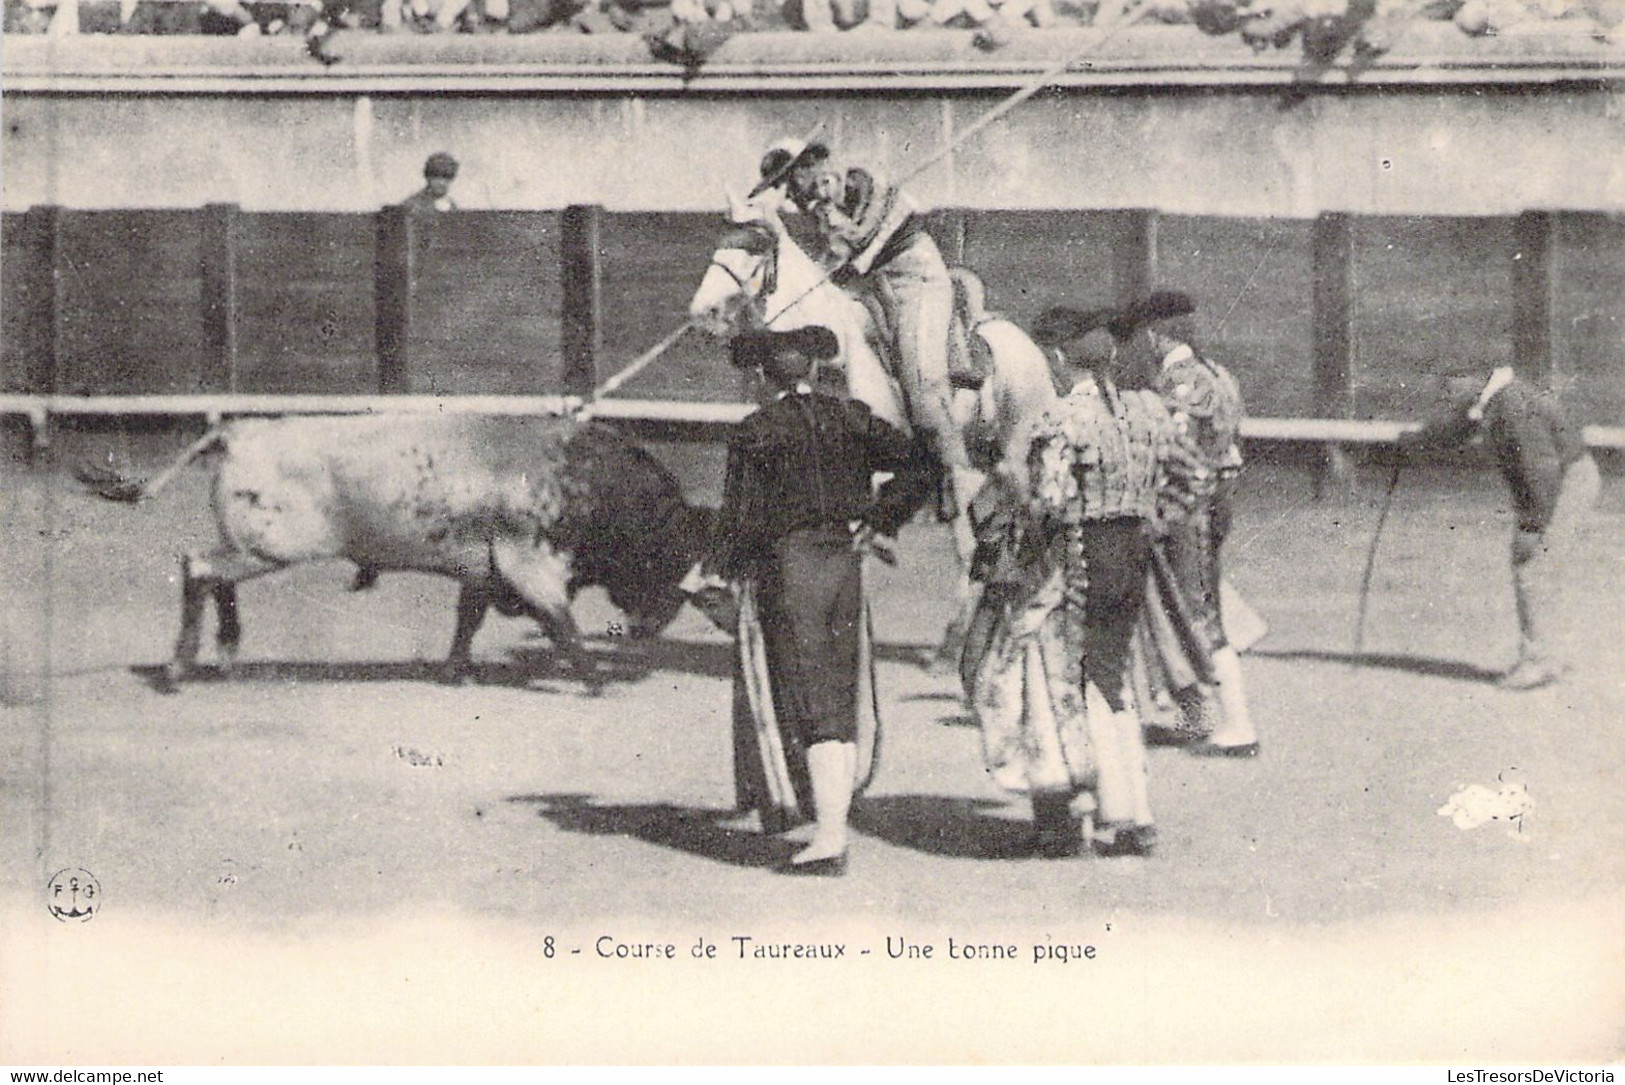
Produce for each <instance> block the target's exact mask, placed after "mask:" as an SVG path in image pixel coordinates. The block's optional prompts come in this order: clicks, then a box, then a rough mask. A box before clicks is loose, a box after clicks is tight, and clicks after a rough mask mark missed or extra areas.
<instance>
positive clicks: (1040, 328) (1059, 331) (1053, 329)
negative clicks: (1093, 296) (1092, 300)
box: [1033, 305, 1123, 347]
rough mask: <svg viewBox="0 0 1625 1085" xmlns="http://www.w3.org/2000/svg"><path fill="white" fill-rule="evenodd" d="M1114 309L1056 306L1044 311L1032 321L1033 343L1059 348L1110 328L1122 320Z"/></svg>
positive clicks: (1120, 315)
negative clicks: (1093, 332)
mask: <svg viewBox="0 0 1625 1085" xmlns="http://www.w3.org/2000/svg"><path fill="white" fill-rule="evenodd" d="M1122 315H1123V314H1121V313H1119V312H1118V311H1117V310H1116V309H1074V308H1072V307H1071V306H1067V305H1057V306H1055V307H1053V308H1050V309H1046V310H1044V312H1043V313H1041V314H1040V315H1039V317H1038V319H1037V320H1035V321H1033V342H1035V343H1037V344H1038V345H1039V346H1041V347H1060V346H1065V345H1066V344H1067V343H1070V342H1072V341H1073V340H1075V339H1080V338H1082V337H1083V336H1085V335H1088V334H1089V333H1090V332H1092V331H1099V330H1100V329H1101V328H1106V327H1110V326H1112V325H1113V324H1114V323H1115V322H1116V321H1118V320H1120V319H1122Z"/></svg>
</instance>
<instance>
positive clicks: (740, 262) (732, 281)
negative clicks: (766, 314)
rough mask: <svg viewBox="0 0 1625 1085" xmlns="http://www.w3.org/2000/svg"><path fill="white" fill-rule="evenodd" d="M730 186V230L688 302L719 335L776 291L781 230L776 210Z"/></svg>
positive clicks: (699, 322)
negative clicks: (743, 196) (747, 199)
mask: <svg viewBox="0 0 1625 1085" xmlns="http://www.w3.org/2000/svg"><path fill="white" fill-rule="evenodd" d="M727 191H728V206H729V212H728V221H729V224H730V225H729V229H728V231H727V232H726V233H724V234H723V235H722V239H721V240H720V241H718V242H717V248H716V251H715V252H714V253H712V254H711V266H710V267H708V268H707V269H706V271H705V278H703V279H701V280H700V286H699V289H698V290H696V291H695V292H694V297H693V299H692V300H690V301H689V303H688V315H689V316H690V317H691V318H693V319H694V321H695V322H696V323H697V325H698V326H699V327H700V328H702V329H703V330H705V331H707V332H709V333H711V334H713V335H725V334H728V333H729V332H731V331H733V330H735V329H736V328H737V327H739V325H740V324H741V322H742V321H743V322H745V323H759V322H760V318H759V315H756V319H755V320H752V319H751V317H752V316H753V315H755V314H754V309H753V305H754V303H756V302H757V301H759V300H762V299H765V298H768V297H770V296H771V295H772V293H773V291H774V288H775V286H776V283H775V279H776V278H777V269H778V253H779V234H780V231H781V230H782V229H783V226H782V225H781V224H780V223H779V221H778V218H777V215H776V213H775V212H774V211H773V210H772V209H771V208H769V207H767V206H765V205H763V204H760V203H746V202H745V201H743V200H741V199H740V198H739V197H738V195H737V194H736V193H734V192H733V190H732V189H729V190H727Z"/></svg>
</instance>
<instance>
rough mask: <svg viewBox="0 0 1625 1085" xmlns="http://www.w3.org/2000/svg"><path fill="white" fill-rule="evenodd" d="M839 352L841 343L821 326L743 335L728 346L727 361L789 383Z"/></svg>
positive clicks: (735, 337) (745, 333) (832, 333)
mask: <svg viewBox="0 0 1625 1085" xmlns="http://www.w3.org/2000/svg"><path fill="white" fill-rule="evenodd" d="M840 352H841V342H840V340H839V339H837V338H835V333H834V332H832V331H830V330H829V329H828V328H826V327H824V326H823V325H821V324H811V325H808V326H807V327H805V328H796V329H795V330H794V331H787V332H770V331H760V332H744V333H743V334H740V335H736V336H734V338H733V342H731V343H729V344H728V355H729V360H731V361H732V362H733V364H734V365H736V366H738V367H739V368H741V369H755V368H761V369H764V370H767V371H768V372H769V374H770V375H777V376H785V377H790V378H792V379H796V378H799V377H802V376H805V375H806V373H807V371H808V370H809V369H810V368H811V365H812V363H813V362H827V361H829V360H830V359H831V358H833V357H835V356H836V355H837V354H839V353H840ZM797 369H799V370H800V372H795V370H797Z"/></svg>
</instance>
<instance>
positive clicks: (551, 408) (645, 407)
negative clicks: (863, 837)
mask: <svg viewBox="0 0 1625 1085" xmlns="http://www.w3.org/2000/svg"><path fill="white" fill-rule="evenodd" d="M581 404H582V400H581V399H579V398H578V397H573V396H428V395H398V396H380V395H331V396H329V395H129V396H42V395H0V414H9V415H25V416H27V418H28V419H29V423H30V425H31V426H32V429H33V435H34V445H35V447H36V448H44V447H46V446H47V445H48V444H49V443H50V418H51V416H52V415H75V416H90V417H93V416H103V417H116V416H120V415H142V416H148V417H163V416H166V415H167V416H184V415H200V416H202V417H203V418H204V419H205V421H206V422H207V423H208V424H210V425H214V424H215V423H217V422H219V421H220V420H221V419H223V418H225V417H227V416H238V417H253V416H256V415H285V414H384V413H395V412H418V413H422V412H431V411H432V412H436V413H444V414H505V415H547V414H562V413H564V412H566V411H568V410H571V409H574V408H577V407H580V406H581ZM751 409H752V408H751V405H750V404H748V403H685V402H681V401H678V400H669V399H601V400H596V401H594V402H593V403H592V404H591V405H590V406H588V407H587V408H586V410H585V413H586V414H588V415H590V416H592V417H595V418H605V419H614V420H619V421H626V422H652V423H657V424H666V425H670V426H674V427H697V428H703V427H716V426H731V425H735V424H737V423H738V422H740V421H741V420H743V419H744V417H745V416H746V415H747V414H749V413H750V411H751ZM1417 428H1418V425H1417V423H1415V422H1388V421H1378V420H1368V419H1354V418H1246V419H1243V420H1242V423H1241V435H1242V436H1243V437H1245V438H1248V439H1250V440H1256V441H1312V442H1322V443H1328V444H1391V443H1392V442H1394V441H1396V440H1398V439H1399V437H1400V435H1401V434H1404V433H1407V432H1410V431H1412V430H1415V429H1417ZM1583 433H1584V437H1585V441H1586V444H1587V445H1589V446H1590V447H1592V448H1605V449H1625V426H1586V427H1585V428H1584V431H1583Z"/></svg>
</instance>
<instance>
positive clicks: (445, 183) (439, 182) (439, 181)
mask: <svg viewBox="0 0 1625 1085" xmlns="http://www.w3.org/2000/svg"><path fill="white" fill-rule="evenodd" d="M456 179H457V160H456V159H455V158H453V157H452V156H451V155H449V154H447V153H446V152H445V151H436V152H435V153H434V154H432V155H430V156H429V157H428V160H427V161H425V162H424V163H423V187H422V188H420V189H419V190H418V191H416V192H414V193H413V194H412V195H410V196H408V197H407V198H406V200H405V204H406V206H407V207H409V208H411V209H412V210H413V211H455V210H457V203H456V201H455V200H453V199H452V198H451V183H452V182H453V181H455V180H456Z"/></svg>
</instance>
